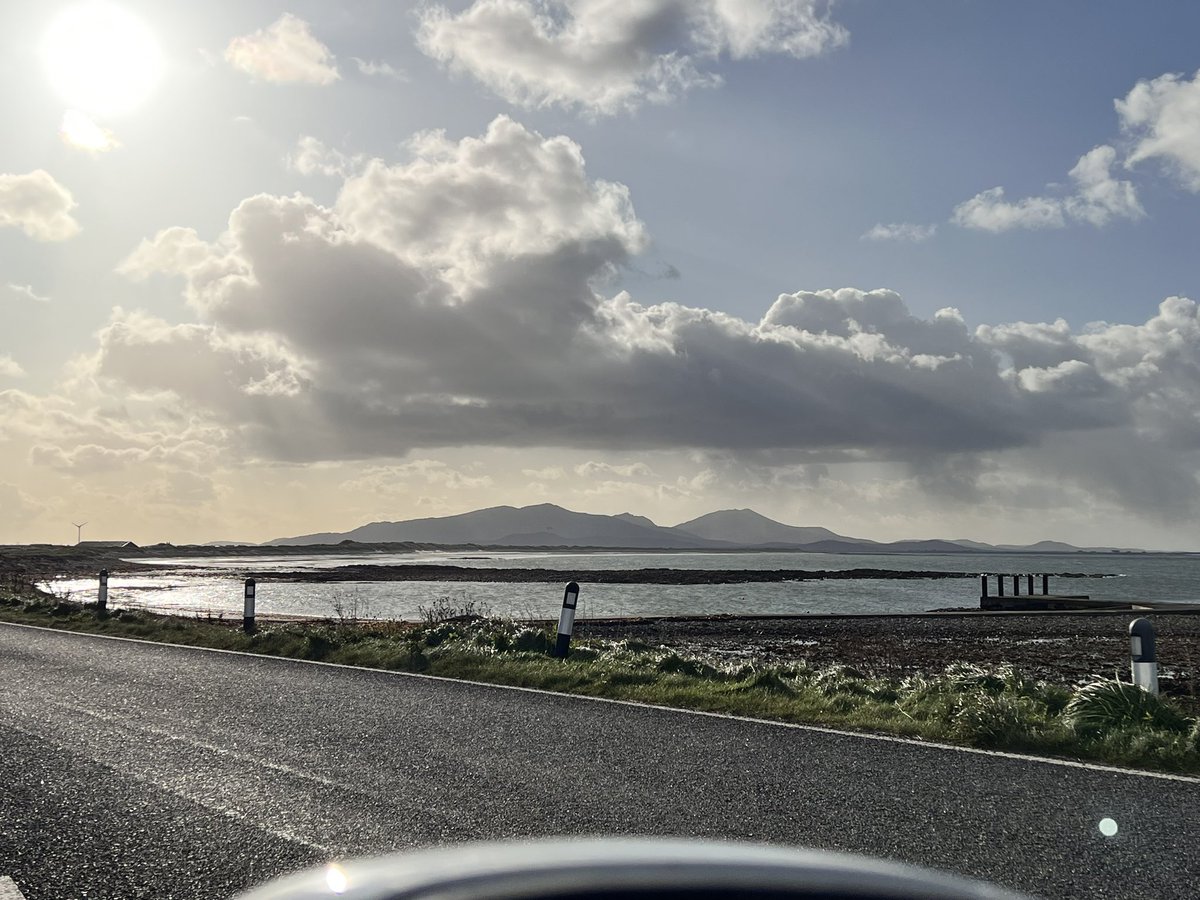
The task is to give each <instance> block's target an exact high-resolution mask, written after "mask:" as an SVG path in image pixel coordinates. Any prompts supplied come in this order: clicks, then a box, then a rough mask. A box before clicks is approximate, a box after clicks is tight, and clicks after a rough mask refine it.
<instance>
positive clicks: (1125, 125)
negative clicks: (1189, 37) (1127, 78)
mask: <svg viewBox="0 0 1200 900" xmlns="http://www.w3.org/2000/svg"><path fill="white" fill-rule="evenodd" d="M1114 105H1115V106H1116V110H1117V115H1118V117H1119V118H1120V120H1121V128H1122V130H1123V131H1124V133H1125V135H1126V136H1127V137H1129V138H1130V139H1132V140H1133V141H1135V142H1136V143H1135V144H1134V147H1133V149H1132V151H1131V152H1130V153H1129V156H1128V158H1127V159H1126V160H1125V164H1126V165H1127V166H1133V165H1136V164H1137V163H1139V162H1143V161H1145V160H1158V161H1159V162H1161V163H1162V164H1163V165H1164V166H1165V167H1166V168H1167V169H1168V170H1169V171H1171V172H1173V174H1174V175H1175V176H1176V177H1177V178H1178V179H1179V181H1180V183H1182V184H1183V186H1184V187H1186V188H1187V189H1188V190H1190V191H1200V72H1197V73H1196V75H1195V76H1193V77H1192V80H1191V81H1187V80H1185V79H1184V78H1183V77H1182V76H1180V75H1170V74H1168V75H1160V76H1159V77H1158V78H1155V79H1153V80H1151V81H1139V82H1138V83H1137V84H1136V85H1135V86H1134V88H1133V90H1131V91H1130V92H1129V93H1128V94H1127V95H1126V96H1125V98H1124V99H1118V100H1115V101H1114Z"/></svg>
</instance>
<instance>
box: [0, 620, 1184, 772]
mask: <svg viewBox="0 0 1200 900" xmlns="http://www.w3.org/2000/svg"><path fill="white" fill-rule="evenodd" d="M0 625H8V626H10V627H13V628H31V629H33V630H35V631H49V632H51V633H53V634H69V635H74V636H75V637H84V638H100V639H102V640H108V641H126V642H127V643H131V644H147V645H149V646H151V647H174V648H176V649H179V650H198V651H203V652H205V653H228V654H230V655H232V656H242V657H246V658H248V659H257V660H274V661H275V662H279V663H294V664H298V665H307V666H327V667H330V668H334V669H346V670H349V671H351V672H373V673H376V674H380V675H390V676H393V677H397V678H420V679H424V680H426V681H440V682H446V683H448V684H469V685H472V686H474V687H482V688H490V689H492V690H498V691H521V692H522V693H526V694H540V695H544V696H547V697H559V698H563V699H569V700H578V701H581V702H586V703H612V704H615V705H617V706H631V707H634V708H636V709H654V710H659V711H661V712H668V713H675V714H677V715H686V716H706V717H708V718H712V719H727V720H731V721H734V722H748V723H750V724H754V725H767V726H770V727H772V728H790V729H792V730H795V731H811V732H814V733H816V734H831V735H837V736H838V737H848V738H862V739H864V740H868V741H882V742H884V743H890V744H904V745H907V746H910V747H921V748H923V749H926V750H945V751H949V752H953V753H973V754H975V755H976V756H992V757H999V758H1001V759H1014V760H1018V761H1021V762H1031V763H1040V764H1042V765H1047V766H1061V767H1065V768H1069V769H1084V770H1086V771H1090V772H1108V773H1111V774H1115V775H1129V776H1134V777H1138V778H1157V779H1160V780H1162V781H1181V782H1184V783H1185V784H1200V778H1197V777H1195V776H1192V775H1175V774H1173V773H1170V772H1149V771H1146V770H1145V769H1122V768H1121V767H1119V766H1106V765H1104V764H1103V763H1091V762H1082V761H1080V760H1074V759H1057V758H1055V757H1050V756H1032V755H1030V754H1027V753H1010V752H1008V751H1006V750H983V749H981V748H979V747H962V746H959V745H958V744H943V743H939V742H937V741H922V740H917V739H915V738H906V737H898V736H896V735H891V734H872V733H870V732H867V731H846V730H843V729H840V728H829V727H826V726H824V725H801V724H798V723H796V722H776V721H774V720H772V719H755V718H752V717H750V716H735V715H731V714H730V713H718V712H707V711H705V710H699V709H680V708H679V707H676V706H660V705H659V704H656V703H638V702H637V701H635V700H614V699H612V698H610V697H588V696H586V695H583V694H568V693H562V692H560V691H547V690H543V689H542V688H531V687H516V686H514V685H508V684H492V683H490V682H487V681H470V680H468V679H465V678H446V677H445V676H442V675H424V674H421V673H419V672H396V671H394V670H392V669H375V668H371V667H369V666H351V665H346V664H345V663H331V662H321V661H320V660H314V659H293V658H291V657H287V656H269V655H267V654H265V653H246V652H244V651H242V650H218V649H216V648H215V647H193V646H191V645H190V644H172V643H168V642H166V641H147V640H144V639H142V638H130V637H120V636H118V635H115V634H89V633H88V632H85V631H68V630H66V629H63V628H46V627H44V626H42V625H24V624H20V623H17V622H0Z"/></svg>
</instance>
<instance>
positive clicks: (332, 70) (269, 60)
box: [225, 13, 340, 85]
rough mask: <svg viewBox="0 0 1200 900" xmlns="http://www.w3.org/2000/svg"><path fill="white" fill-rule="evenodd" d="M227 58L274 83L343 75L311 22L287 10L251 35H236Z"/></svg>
mask: <svg viewBox="0 0 1200 900" xmlns="http://www.w3.org/2000/svg"><path fill="white" fill-rule="evenodd" d="M225 60H226V62H228V63H229V64H230V65H231V66H233V67H234V68H235V69H237V70H238V71H240V72H245V73H246V74H247V75H250V76H252V77H254V78H261V79H262V80H263V81H269V82H271V83H272V84H317V85H326V84H332V83H333V82H335V81H337V80H338V78H339V77H340V76H339V75H338V70H337V66H336V65H335V62H334V58H333V54H332V53H331V52H330V50H329V48H328V47H326V46H325V45H324V44H322V43H321V42H320V41H319V40H317V38H316V37H314V36H313V33H312V29H311V27H310V26H309V24H308V22H306V21H304V20H303V19H300V18H297V17H296V16H294V15H292V14H291V13H284V14H283V15H282V16H280V17H279V18H278V19H277V20H276V21H275V22H274V23H272V24H271V25H269V26H267V27H266V28H262V29H259V30H258V31H255V32H254V33H252V34H247V35H243V36H241V37H235V38H234V39H233V40H231V41H230V42H229V46H228V47H226V48H225Z"/></svg>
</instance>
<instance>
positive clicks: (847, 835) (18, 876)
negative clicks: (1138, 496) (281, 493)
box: [0, 626, 1200, 900]
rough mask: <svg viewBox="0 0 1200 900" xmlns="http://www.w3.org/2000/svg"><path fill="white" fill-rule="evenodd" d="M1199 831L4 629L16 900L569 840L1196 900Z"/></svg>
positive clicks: (5, 798) (916, 773)
mask: <svg viewBox="0 0 1200 900" xmlns="http://www.w3.org/2000/svg"><path fill="white" fill-rule="evenodd" d="M1198 810H1200V781H1196V780H1190V781H1189V780H1171V779H1164V778H1154V777H1147V776H1145V775H1138V774H1129V773H1117V772H1111V771H1103V770H1098V769H1092V768H1082V767H1071V766H1063V765H1053V764H1048V763H1044V762H1038V761H1030V760H1025V759H1019V758H1010V757H1005V756H998V755H983V754H978V753H966V752H959V751H953V750H947V749H941V748H936V747H927V746H917V745H913V744H911V743H904V742H894V741H887V740H872V739H869V738H863V737H857V736H847V735H838V734H831V733H825V732H821V731H816V730H808V729H800V728H789V727H784V726H775V725H769V724H764V723H756V722H747V721H740V720H735V719H727V718H720V717H714V716H703V715H696V714H690V713H682V712H672V711H664V710H658V709H651V708H642V707H635V706H630V705H624V704H613V703H603V702H595V701H587V700H581V699H574V698H569V697H561V696H553V695H547V694H540V693H534V692H523V691H514V690H506V689H501V688H489V687H484V686H478V685H470V684H461V683H454V682H446V681H437V680H433V679H423V678H416V677H411V676H404V675H393V674H388V673H380V672H370V671H355V670H351V669H344V668H338V667H332V666H319V665H309V664H303V663H297V662H291V661H287V660H275V659H266V658H256V657H247V656H239V655H234V654H221V653H212V652H205V651H198V650H189V649H184V648H174V647H167V646H161V645H152V644H141V643H135V642H128V641H117V640H106V639H101V638H93V637H84V636H78V635H70V634H61V633H52V632H46V631H41V630H33V629H26V628H19V627H15V626H0V876H2V875H7V876H11V877H12V878H13V880H14V881H15V882H16V883H17V885H18V886H19V887H20V888H21V890H22V891H23V892H24V893H25V895H26V897H27V898H28V900H44V898H77V897H88V898H105V897H112V898H134V897H160V898H172V897H179V898H183V897H188V898H191V897H196V898H201V897H214V898H219V897H228V896H230V895H231V894H233V893H235V892H236V891H237V890H239V889H241V888H244V887H246V886H249V885H252V884H255V883H258V882H260V881H261V880H263V879H265V878H267V877H269V876H271V875H273V874H276V873H282V872H286V871H292V870H295V869H296V868H299V867H303V866H305V865H308V864H314V863H319V862H322V861H324V860H326V859H329V858H332V857H342V856H347V855H360V854H373V853H378V852H382V851H387V850H394V849H403V848H409V847H414V846H422V845H429V844H442V843H447V842H457V841H466V840H476V839H495V838H511V837H520V836H537V835H585V834H669V835H686V836H702V837H709V838H733V839H742V840H752V841H768V842H773V843H781V844H791V845H801V846H809V847H818V848H829V849H838V850H845V851H851V852H857V853H866V854H870V855H876V856H883V857H889V858H893V859H898V860H903V861H907V862H912V863H917V864H920V865H925V866H932V867H935V868H942V869H946V870H950V871H954V872H958V873H961V874H966V875H971V876H975V877H980V878H984V879H988V880H992V881H995V882H997V883H1000V884H1003V885H1007V886H1010V887H1013V888H1017V889H1021V890H1025V891H1027V892H1030V893H1033V894H1038V895H1042V896H1047V897H1057V896H1078V897H1107V896H1113V897H1123V896H1139V897H1150V896H1154V897H1194V896H1196V891H1197V884H1198V883H1200V814H1198V812H1197V811H1198ZM1105 817H1111V818H1113V819H1115V820H1116V821H1117V823H1118V825H1119V828H1120V831H1119V833H1118V834H1117V835H1116V836H1115V837H1112V838H1106V837H1104V836H1103V835H1102V834H1101V833H1100V831H1099V829H1098V827H1097V826H1098V823H1099V822H1100V820H1101V819H1102V818H1105Z"/></svg>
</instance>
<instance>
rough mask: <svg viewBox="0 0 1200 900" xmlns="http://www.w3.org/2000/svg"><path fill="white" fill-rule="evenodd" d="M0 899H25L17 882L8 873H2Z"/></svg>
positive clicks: (0, 876)
mask: <svg viewBox="0 0 1200 900" xmlns="http://www.w3.org/2000/svg"><path fill="white" fill-rule="evenodd" d="M0 900H25V895H24V894H22V893H21V889H20V888H19V887H17V885H16V882H14V881H13V880H12V879H11V878H9V877H8V876H7V875H0Z"/></svg>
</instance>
